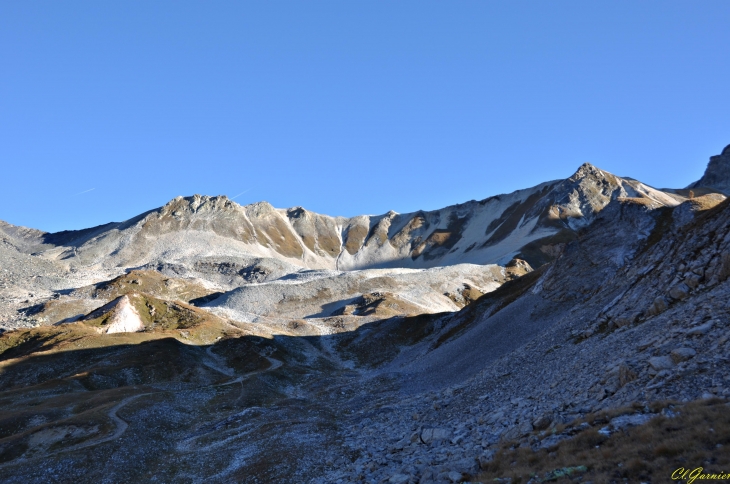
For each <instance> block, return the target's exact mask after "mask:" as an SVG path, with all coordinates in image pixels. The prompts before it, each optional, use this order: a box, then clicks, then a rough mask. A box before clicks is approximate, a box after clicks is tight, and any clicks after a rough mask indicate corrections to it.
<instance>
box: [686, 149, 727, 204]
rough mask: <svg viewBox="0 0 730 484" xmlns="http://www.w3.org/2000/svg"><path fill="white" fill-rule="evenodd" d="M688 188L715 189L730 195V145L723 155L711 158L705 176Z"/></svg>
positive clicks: (723, 151)
mask: <svg viewBox="0 0 730 484" xmlns="http://www.w3.org/2000/svg"><path fill="white" fill-rule="evenodd" d="M688 188H713V189H715V190H718V191H720V192H722V193H723V194H725V195H728V194H730V145H728V146H726V147H725V149H724V150H722V153H721V154H719V155H716V156H711V157H710V162H709V163H708V164H707V169H706V170H705V174H704V175H702V178H700V179H699V180H697V181H696V182H694V183H693V184H691V185H690V186H689V187H688Z"/></svg>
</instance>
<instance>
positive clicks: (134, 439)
mask: <svg viewBox="0 0 730 484" xmlns="http://www.w3.org/2000/svg"><path fill="white" fill-rule="evenodd" d="M711 192H712V190H709V189H703V191H700V190H697V193H693V194H692V195H693V197H692V198H689V195H690V194H689V193H688V192H687V191H683V190H664V191H658V190H654V189H652V188H650V187H648V186H646V185H643V184H641V183H640V182H637V181H635V180H631V179H622V178H618V177H615V176H613V175H611V174H609V173H606V172H604V171H601V170H599V169H597V168H595V167H593V166H590V165H584V166H582V167H581V168H580V169H579V170H578V172H576V174H575V175H574V176H572V177H571V178H569V179H567V180H564V181H560V182H549V183H546V184H542V185H539V186H538V187H535V188H533V189H528V190H523V191H519V192H515V193H513V194H510V195H501V196H498V197H492V198H489V199H486V200H483V201H481V202H468V203H466V204H462V205H457V206H454V207H448V208H446V209H443V210H440V211H434V212H419V213H416V214H407V215H398V214H392V213H391V214H386V215H385V216H380V217H355V218H353V219H343V218H331V217H326V216H322V215H317V214H311V213H309V212H306V211H304V210H303V209H290V210H276V209H273V208H271V207H270V206H268V205H266V204H255V205H251V206H247V207H241V206H238V205H236V204H235V203H233V202H231V201H229V200H227V199H225V198H224V197H214V198H209V197H191V198H187V199H182V198H180V199H176V200H174V201H172V202H170V203H169V204H168V205H166V206H165V207H162V208H161V209H158V210H153V211H151V212H148V213H146V214H142V215H140V216H139V217H137V218H135V219H132V220H130V221H127V222H124V223H122V224H109V225H106V226H101V227H96V228H93V229H88V230H86V231H80V232H66V233H60V234H44V233H41V232H38V231H33V230H29V229H23V228H18V227H13V226H8V225H2V226H0V236H2V238H3V241H4V242H3V245H2V246H0V257H2V263H3V265H2V268H3V269H4V272H3V278H2V281H0V282H1V283H2V286H1V287H0V289H1V290H2V291H0V296H2V297H3V298H5V299H4V300H3V301H0V303H2V304H1V305H2V306H4V313H2V314H4V315H5V316H4V317H7V318H8V320H9V321H8V326H10V327H16V328H17V327H22V326H24V325H25V326H28V325H33V326H35V327H32V328H25V329H16V330H13V331H6V332H5V333H3V334H2V335H0V366H1V367H2V371H1V372H0V403H1V404H2V411H0V467H1V468H2V471H3V475H4V476H5V477H4V480H5V481H7V482H23V483H25V482H44V483H45V482H69V481H77V482H98V481H105V482H147V481H163V482H322V483H331V482H342V483H346V482H368V483H383V482H388V483H431V482H435V483H446V482H462V481H471V482H475V481H478V482H486V481H488V480H492V479H495V478H503V477H509V478H510V479H512V482H528V481H529V482H533V483H534V482H539V480H538V479H537V478H538V477H539V476H533V477H531V476H530V469H529V466H530V465H534V466H536V467H535V470H536V471H540V472H542V473H544V474H540V475H544V476H545V478H546V479H548V478H553V477H555V478H556V479H568V480H570V479H578V478H585V479H592V480H594V482H602V481H606V482H613V481H616V482H624V479H628V480H629V481H637V482H654V481H657V482H663V481H662V477H661V476H660V475H654V474H651V473H649V471H647V470H646V469H648V467H647V466H644V467H642V465H640V464H641V463H640V462H639V463H638V464H636V463H633V464H632V463H630V462H623V461H620V462H619V463H621V464H622V465H624V464H625V467H624V468H623V469H621V470H617V471H615V472H613V471H611V470H610V469H609V470H605V469H603V470H600V469H599V466H598V465H597V464H596V462H600V461H601V456H602V455H603V454H601V452H603V451H604V450H605V451H606V452H608V450H607V449H610V448H611V446H612V445H613V446H615V445H618V444H615V443H612V442H613V441H614V440H617V439H618V441H620V442H625V441H626V440H627V439H628V437H626V438H625V439H624V440H621V439H620V436H622V435H624V433H625V435H626V436H630V432H632V431H631V430H627V429H629V428H634V427H637V426H638V427H640V426H642V425H654V424H652V423H651V422H657V421H658V420H656V419H671V418H673V417H672V415H673V414H672V412H684V411H689V410H684V409H692V408H698V406H699V407H702V406H703V405H704V404H702V403H687V402H692V401H696V400H699V399H705V400H707V401H709V402H711V404H712V405H714V407H713V409H714V410H713V412H714V413H713V412H709V411H708V412H706V413H705V414H706V415H710V417H706V418H714V419H715V420H714V421H708V422H705V423H706V424H707V425H708V426H711V425H714V426H715V427H714V428H716V429H717V432H715V431H714V430H713V432H709V431H708V432H705V433H704V434H705V435H706V438H705V441H703V442H702V446H703V447H701V449H702V450H701V451H698V452H699V453H698V454H697V455H699V456H700V457H699V458H702V459H711V460H707V462H705V463H703V464H702V465H706V466H712V465H715V464H717V465H724V464H723V463H724V462H726V461H725V460H722V459H725V453H726V452H725V451H723V450H722V449H725V448H728V449H730V445H728V444H730V434H728V432H730V430H728V429H730V425H724V424H723V425H720V423H721V422H719V420H717V419H718V418H719V417H717V415H722V414H723V412H722V409H723V408H724V407H720V406H719V405H725V399H727V398H728V397H730V383H728V382H729V381H730V372H729V371H728V368H730V367H729V366H728V365H727V363H728V362H727V356H726V354H727V350H728V349H729V348H728V344H730V343H728V342H729V341H730V306H728V304H727V301H728V300H730V298H729V296H730V281H728V279H730V205H729V204H730V202H728V201H726V200H725V197H724V196H723V195H721V194H717V193H711ZM685 195H686V196H685ZM31 254H33V255H31ZM515 256H517V257H518V258H516V259H515V258H514V257H515ZM522 258H524V259H527V262H525V261H524V260H522ZM508 261H511V262H508ZM530 261H531V262H532V263H530ZM463 262H470V264H464V263H463ZM473 262H479V263H480V264H483V263H485V262H499V263H500V265H474V264H471V263H473ZM440 265H442V266H444V267H439V266H440ZM396 266H397V267H396ZM533 267H534V269H535V270H532V269H533ZM344 268H347V269H356V270H349V271H343V269H344ZM315 269H316V270H315ZM34 276H35V277H34ZM23 291H25V293H24V292H23ZM28 291H34V292H33V294H34V296H33V298H31V297H30V296H29V295H28V294H27V292H28ZM13 295H14V296H13ZM11 297H15V299H11ZM20 297H24V298H25V299H23V300H20V299H19V298H20ZM36 299H38V300H37V301H36ZM17 309H20V310H21V313H17ZM711 398H712V399H718V400H708V399H711ZM672 400H674V401H675V402H674V403H671V402H670V401H672ZM683 402H685V403H687V404H686V405H684V403H683ZM622 408H623V410H618V409H622ZM626 408H628V409H629V410H626ZM702 408H704V407H702ZM705 414H703V415H705ZM712 415H715V417H712ZM662 422H664V420H662ZM713 422H715V423H713ZM705 423H703V424H702V425H705ZM715 424H716V425H715ZM642 428H644V427H642ZM646 428H648V427H646ZM708 428H712V427H708ZM637 432H638V431H637ZM710 434H712V435H710ZM637 435H651V434H650V433H648V431H646V432H644V433H643V434H641V433H639V434H637ZM683 435H684V434H683ZM708 435H709V436H708ZM647 438H649V437H647ZM612 439H613V440H612ZM649 439H650V438H649ZM647 445H649V447H648V449H649V450H648V451H647V452H649V454H647V455H649V456H650V457H647V458H653V459H665V461H662V462H666V463H667V465H669V464H670V463H672V462H671V459H668V457H667V456H670V457H671V455H680V454H676V453H675V454H671V453H670V454H666V453H657V452H659V451H657V452H654V450H652V448H651V446H652V442H651V441H649V443H648V444H647ZM604 446H605V449H604V448H603V447H604ZM654 446H655V447H656V445H654ZM708 446H709V447H708ZM723 446H725V447H723ZM698 448H699V447H698ZM662 452H664V451H662ZM667 452H670V451H667ZM723 452H725V453H723ZM513 453H514V455H513ZM556 456H558V457H559V458H558V457H556ZM591 456H592V457H591ZM604 457H605V456H604ZM614 457H615V456H614ZM614 457H611V456H608V457H606V458H614ZM508 458H509V459H514V462H515V463H517V462H520V463H521V464H520V466H522V467H519V466H517V467H516V466H511V464H510V463H507V464H505V463H504V462H502V461H501V459H508ZM589 458H590V459H593V460H590V461H589V460H587V459H589ZM566 459H567V460H566ZM571 459H573V460H571ZM580 459H584V460H582V461H581V460H580ZM616 459H619V457H616ZM620 459H624V457H620ZM728 459H730V456H728ZM604 460H605V458H604ZM609 460H610V459H609ZM99 462H104V463H105V465H104V466H99V465H98V463H99ZM632 462H633V461H632ZM727 462H729V463H730V460H727ZM553 463H554V465H556V466H557V465H560V466H561V469H556V470H555V471H556V472H558V471H560V472H562V473H563V474H560V475H564V474H565V473H568V474H569V476H568V477H560V476H559V475H558V474H555V473H554V472H553V469H552V468H549V466H550V465H553ZM629 464H631V465H629ZM689 464H690V463H688V465H689ZM691 465H694V463H691ZM524 466H527V469H526V470H525V467H524ZM538 466H539V468H538ZM545 466H548V467H545ZM604 467H605V466H604ZM565 469H569V471H568V470H565ZM599 470H600V472H602V474H601V473H599ZM718 470H720V469H718ZM612 472H613V473H612ZM576 473H577V474H576ZM556 476H557V477H556ZM571 476H572V477H571ZM531 479H532V480H531ZM565 482H567V481H565Z"/></svg>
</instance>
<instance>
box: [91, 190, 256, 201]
mask: <svg viewBox="0 0 730 484" xmlns="http://www.w3.org/2000/svg"><path fill="white" fill-rule="evenodd" d="M92 190H93V188H92ZM250 191H251V189H250V188H249V189H248V190H244V191H242V192H241V193H239V194H238V195H236V196H235V197H231V200H235V199H236V198H238V197H240V196H241V195H243V194H244V193H246V192H250Z"/></svg>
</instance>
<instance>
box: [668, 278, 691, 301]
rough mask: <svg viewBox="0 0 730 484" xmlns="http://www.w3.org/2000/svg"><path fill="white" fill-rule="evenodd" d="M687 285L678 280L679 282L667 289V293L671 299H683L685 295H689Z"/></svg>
mask: <svg viewBox="0 0 730 484" xmlns="http://www.w3.org/2000/svg"><path fill="white" fill-rule="evenodd" d="M689 291H690V289H689V287H688V286H687V284H685V283H683V282H680V283H679V284H676V285H674V286H672V288H671V289H670V290H669V295H670V296H671V297H672V298H673V299H685V298H686V297H687V296H689Z"/></svg>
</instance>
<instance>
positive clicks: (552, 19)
mask: <svg viewBox="0 0 730 484" xmlns="http://www.w3.org/2000/svg"><path fill="white" fill-rule="evenodd" d="M728 25H730V2H727V1H725V0H722V1H712V0H709V1H703V2H690V1H683V2H675V1H668V0H662V1H641V2H635V1H631V2H622V1H615V0H611V1H593V2H585V1H571V2H569V1H554V2H538V1H533V2H520V1H510V2H486V1H481V2H470V1H464V2H429V1H418V2H415V1H414V2H409V1H399V2H327V1H318V2H284V1H273V2H222V1H221V2H179V1H176V2H154V1H153V2H148V1H144V2H142V1H139V2H135V1H123V2H122V1H118V2H91V1H88V2H81V1H71V2H57V1H53V2H41V1H34V2H2V3H0V66H1V67H0V166H1V168H2V169H1V171H0V190H2V194H3V195H4V202H5V203H3V204H2V206H1V207H0V219H2V220H6V221H8V222H10V223H13V224H19V225H25V226H31V227H36V228H40V229H43V230H48V231H57V230H62V229H76V228H82V227H88V226H92V225H97V224H101V223H105V222H108V221H112V220H115V221H119V220H124V219H127V218H130V217H132V216H134V215H136V214H138V213H141V212H143V211H146V210H149V209H151V208H154V207H158V206H160V205H163V204H164V203H166V202H167V201H168V200H170V199H171V198H173V197H175V196H177V195H192V194H194V193H201V194H208V195H217V194H226V195H229V196H230V197H233V196H235V195H238V194H240V195H239V196H238V197H237V198H236V201H237V202H239V203H242V204H245V203H251V202H254V201H259V200H267V201H269V202H270V203H272V204H273V205H274V206H277V207H289V206H295V205H302V206H304V207H306V208H308V209H310V210H313V211H317V212H321V213H327V214H331V215H346V216H352V215H356V214H361V213H370V214H377V213H384V212H386V211H388V210H391V209H392V210H395V211H398V212H409V211H414V210H418V209H435V208H440V207H442V206H446V205H450V204H454V203H458V202H463V201H467V200H471V199H482V198H486V197H487V196H490V195H494V194H498V193H505V192H509V191H512V190H515V189H519V188H525V187H529V186H532V185H535V184H537V183H540V182H542V181H546V180H550V179H557V178H565V177H567V176H569V175H571V174H572V173H573V172H574V171H575V170H576V169H577V167H578V166H579V165H580V164H581V163H583V162H586V161H589V162H591V163H593V164H595V165H597V166H599V167H601V168H603V169H606V170H608V171H611V172H613V173H615V174H617V175H624V176H631V177H634V178H637V179H640V180H642V181H644V182H646V183H648V184H650V185H653V186H657V187H682V186H686V185H687V184H688V183H690V182H692V181H694V180H695V179H697V178H699V177H700V176H701V174H702V172H703V171H704V168H705V165H706V162H707V160H708V157H709V156H710V155H713V154H717V153H719V152H720V151H721V150H722V148H723V147H724V146H725V145H727V144H729V143H730V116H729V115H728V113H730V89H728V85H729V84H728V82H729V81H728V79H730V29H728ZM82 192H83V193H82ZM242 192H243V193H242Z"/></svg>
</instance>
